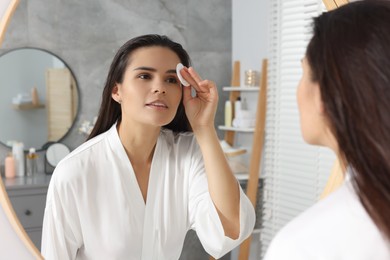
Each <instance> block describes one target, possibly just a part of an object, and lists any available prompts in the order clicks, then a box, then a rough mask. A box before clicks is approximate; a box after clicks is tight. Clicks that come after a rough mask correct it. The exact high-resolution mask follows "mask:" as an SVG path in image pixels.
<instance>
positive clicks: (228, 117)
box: [225, 100, 233, 127]
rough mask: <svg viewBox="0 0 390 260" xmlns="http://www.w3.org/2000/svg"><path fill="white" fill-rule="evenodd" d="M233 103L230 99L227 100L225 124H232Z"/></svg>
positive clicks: (228, 125)
mask: <svg viewBox="0 0 390 260" xmlns="http://www.w3.org/2000/svg"><path fill="white" fill-rule="evenodd" d="M232 112H233V111H232V103H231V102H230V100H227V101H226V102H225V126H227V127H230V126H232Z"/></svg>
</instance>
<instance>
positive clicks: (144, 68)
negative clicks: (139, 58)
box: [133, 67, 157, 72]
mask: <svg viewBox="0 0 390 260" xmlns="http://www.w3.org/2000/svg"><path fill="white" fill-rule="evenodd" d="M133 70H148V71H153V72H155V71H157V70H156V69H155V68H151V67H138V68H135V69H133Z"/></svg>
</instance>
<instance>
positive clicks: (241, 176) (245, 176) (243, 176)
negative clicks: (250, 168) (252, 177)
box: [234, 172, 249, 181]
mask: <svg viewBox="0 0 390 260" xmlns="http://www.w3.org/2000/svg"><path fill="white" fill-rule="evenodd" d="M234 176H235V177H236V179H237V180H239V181H247V180H248V179H249V173H248V172H246V173H234Z"/></svg>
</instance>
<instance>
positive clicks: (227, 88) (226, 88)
mask: <svg viewBox="0 0 390 260" xmlns="http://www.w3.org/2000/svg"><path fill="white" fill-rule="evenodd" d="M222 90H223V91H239V92H251V91H259V90H260V87H235V86H226V87H222Z"/></svg>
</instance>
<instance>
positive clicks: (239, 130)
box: [218, 125, 255, 133]
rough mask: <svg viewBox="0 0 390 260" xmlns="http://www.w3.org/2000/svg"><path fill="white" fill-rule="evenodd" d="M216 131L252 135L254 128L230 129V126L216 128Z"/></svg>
mask: <svg viewBox="0 0 390 260" xmlns="http://www.w3.org/2000/svg"><path fill="white" fill-rule="evenodd" d="M218 129H219V130H224V131H234V132H245V133H253V132H254V131H255V129H254V128H240V127H232V126H224V125H220V126H218Z"/></svg>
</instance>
